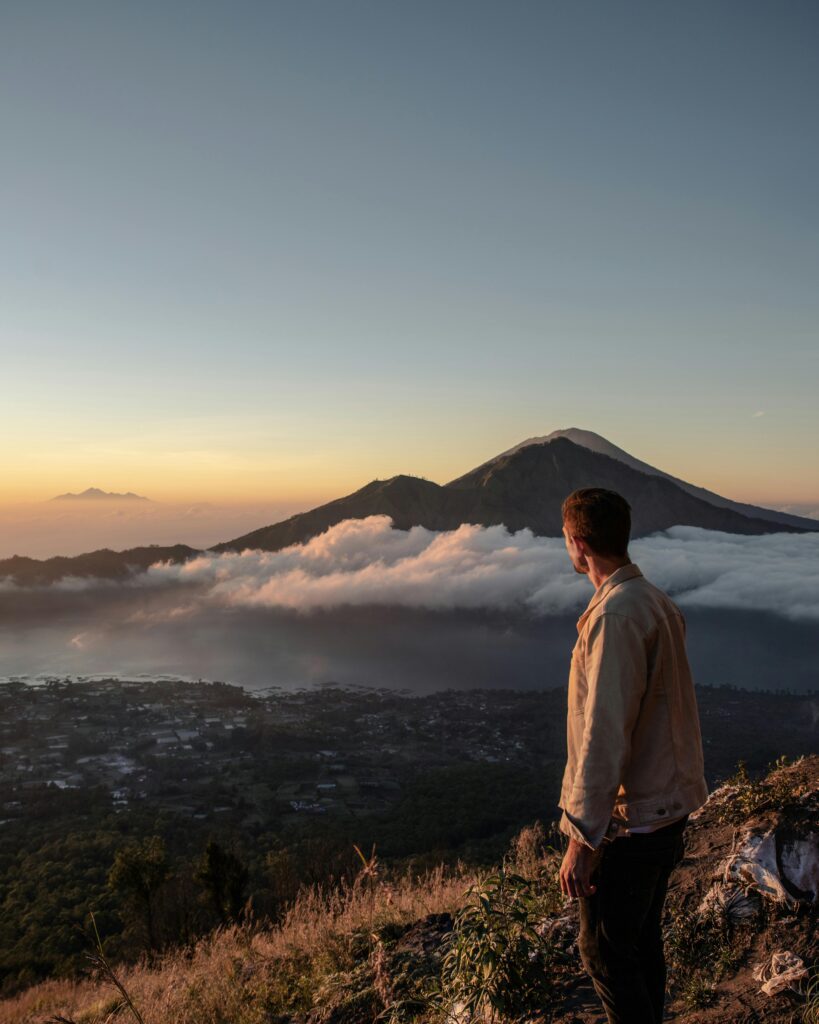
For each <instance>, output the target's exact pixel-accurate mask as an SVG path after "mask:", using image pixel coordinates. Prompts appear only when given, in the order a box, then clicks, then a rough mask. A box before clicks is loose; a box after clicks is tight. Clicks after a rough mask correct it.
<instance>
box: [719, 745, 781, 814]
mask: <svg viewBox="0 0 819 1024" xmlns="http://www.w3.org/2000/svg"><path fill="white" fill-rule="evenodd" d="M789 763H790V762H789V761H788V758H787V757H786V756H785V755H784V754H783V755H782V756H781V757H779V758H777V759H776V761H774V763H773V764H770V765H768V772H769V773H775V772H777V771H779V770H780V769H781V768H786V767H787V766H788V764H789ZM725 781H726V785H728V786H731V787H732V791H731V796H730V799H729V800H726V801H725V802H724V803H723V804H722V806H721V807H720V808H719V811H718V817H719V820H720V821H723V822H728V823H729V824H732V825H738V824H740V823H741V822H743V821H745V820H746V819H747V818H749V817H750V816H751V815H752V814H756V813H757V812H758V811H762V810H765V809H767V808H768V807H781V806H783V805H784V804H786V803H789V802H790V801H791V800H792V799H793V787H792V785H791V783H790V781H789V780H788V779H787V778H783V777H781V776H780V777H779V778H777V777H775V776H774V777H770V774H769V777H768V778H767V779H752V778H751V777H750V776H749V775H748V768H747V765H746V764H745V762H744V761H738V762H737V770H736V772H735V773H734V774H733V775H732V776H731V777H730V778H728V779H726V780H725Z"/></svg>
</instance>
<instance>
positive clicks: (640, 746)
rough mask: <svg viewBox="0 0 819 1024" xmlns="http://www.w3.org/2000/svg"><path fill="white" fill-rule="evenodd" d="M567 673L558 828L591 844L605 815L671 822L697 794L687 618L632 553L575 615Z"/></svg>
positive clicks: (698, 758)
mask: <svg viewBox="0 0 819 1024" xmlns="http://www.w3.org/2000/svg"><path fill="white" fill-rule="evenodd" d="M577 632H578V638H577V643H576V644H575V646H574V650H573V651H572V664H571V671H570V674H569V707H568V716H567V722H566V739H567V745H568V757H567V761H566V770H565V772H564V774H563V785H562V787H561V793H560V807H561V808H562V809H563V816H562V817H561V819H560V829H561V831H562V832H565V833H566V834H567V835H569V836H571V837H573V838H574V839H577V840H578V841H580V842H582V843H585V844H586V845H587V846H591V847H593V848H597V847H598V846H599V845H600V843H601V841H602V839H603V836H604V835H605V834H606V833H607V831H608V830H609V826H610V824H611V820H612V818H615V819H616V820H617V821H619V822H622V823H623V824H624V825H625V826H627V827H630V826H641V825H652V824H655V823H657V822H661V821H663V820H666V821H671V820H672V819H673V818H678V817H680V816H682V815H683V814H686V813H688V812H690V811H693V810H695V809H696V808H698V807H700V806H701V805H702V804H703V803H705V801H706V799H707V797H708V788H707V786H706V782H705V777H704V775H703V757H702V738H701V735H700V724H699V717H698V714H697V701H696V696H695V694H694V683H693V681H692V678H691V670H690V668H689V665H688V657H687V655H686V652H685V620H684V618H683V615H682V612H681V611H680V610H679V608H678V607H677V606H676V605H675V604H674V602H673V601H672V600H671V599H670V598H669V597H668V596H667V595H666V594H664V593H663V592H662V590H660V589H659V588H658V587H655V586H654V585H653V584H651V583H649V582H648V580H647V579H646V578H645V577H644V576H643V574H642V573H641V572H640V570H639V568H638V567H637V566H636V565H635V564H634V563H633V562H632V563H629V564H628V565H624V566H621V567H620V568H619V569H617V570H616V571H615V572H614V573H612V575H611V576H609V578H608V579H607V580H605V581H604V582H603V583H602V584H601V585H600V587H598V589H597V590H596V591H595V594H594V596H593V597H592V599H591V601H590V602H589V606H588V607H587V608H586V610H585V612H583V614H582V615H581V616H580V619H579V620H578V622H577Z"/></svg>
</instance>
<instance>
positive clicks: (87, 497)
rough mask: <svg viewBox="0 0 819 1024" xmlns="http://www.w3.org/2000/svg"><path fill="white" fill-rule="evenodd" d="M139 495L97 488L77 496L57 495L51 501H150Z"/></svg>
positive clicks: (88, 488) (72, 494)
mask: <svg viewBox="0 0 819 1024" xmlns="http://www.w3.org/2000/svg"><path fill="white" fill-rule="evenodd" d="M150 500H151V499H150V498H145V497H143V495H141V494H134V492H133V491H127V492H126V493H125V494H118V493H117V492H116V491H103V490H101V489H100V488H99V487H87V488H86V489H85V490H84V491H80V493H79V494H74V493H73V492H71V491H69V492H68V493H67V494H58V495H57V496H56V497H54V498H51V501H150Z"/></svg>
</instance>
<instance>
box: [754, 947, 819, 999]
mask: <svg viewBox="0 0 819 1024" xmlns="http://www.w3.org/2000/svg"><path fill="white" fill-rule="evenodd" d="M807 973H808V969H807V967H805V964H804V961H803V960H802V958H801V957H798V956H797V955H796V953H791V952H790V951H789V950H786V949H785V950H782V951H781V952H779V953H774V954H773V955H772V956H771V959H770V960H769V961H768V960H764V961H763V962H762V963H761V964H757V966H756V967H755V968H754V978H755V979H756V980H757V981H761V982H762V983H763V984H762V988H761V989H760V990H759V991H760V992H764V993H765V995H766V996H773V995H776V993H777V992H781V991H782V990H783V989H786V988H792V989H795V990H797V991H798V988H799V986H798V984H797V983H798V982H799V981H801V979H802V978H805V977H807Z"/></svg>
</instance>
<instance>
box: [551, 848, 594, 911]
mask: <svg viewBox="0 0 819 1024" xmlns="http://www.w3.org/2000/svg"><path fill="white" fill-rule="evenodd" d="M596 852H597V851H596V850H593V849H592V848H591V847H590V846H586V845H585V844H584V843H578V841H577V840H576V839H570V840H569V848H568V850H566V855H565V856H564V858H563V863H562V864H561V865H560V888H561V890H562V892H563V893H564V894H565V895H566V896H571V897H572V899H576V898H577V897H578V896H591V895H593V894H594V893H595V892H597V886H596V885H594V884H593V883H592V882H591V881H590V878H591V873H592V868H593V867H594V860H595V853H596Z"/></svg>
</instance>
